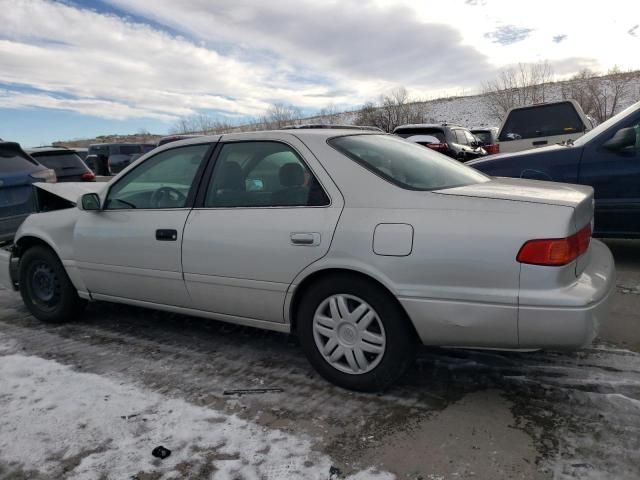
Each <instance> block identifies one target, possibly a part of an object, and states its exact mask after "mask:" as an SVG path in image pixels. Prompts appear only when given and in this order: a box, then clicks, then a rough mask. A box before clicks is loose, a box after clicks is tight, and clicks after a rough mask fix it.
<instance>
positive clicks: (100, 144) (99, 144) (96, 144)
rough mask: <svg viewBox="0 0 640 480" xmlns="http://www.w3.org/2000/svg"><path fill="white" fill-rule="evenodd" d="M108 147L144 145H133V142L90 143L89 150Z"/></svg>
mask: <svg viewBox="0 0 640 480" xmlns="http://www.w3.org/2000/svg"><path fill="white" fill-rule="evenodd" d="M109 145H126V146H128V145H144V144H143V143H135V142H125V143H122V142H113V143H92V144H91V145H89V148H91V147H104V146H109Z"/></svg>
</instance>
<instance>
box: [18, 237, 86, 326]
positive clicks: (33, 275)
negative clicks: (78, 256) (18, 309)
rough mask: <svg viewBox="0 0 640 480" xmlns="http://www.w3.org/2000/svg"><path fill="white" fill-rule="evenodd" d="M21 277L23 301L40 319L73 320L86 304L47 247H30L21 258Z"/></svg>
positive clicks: (55, 321) (57, 321)
mask: <svg viewBox="0 0 640 480" xmlns="http://www.w3.org/2000/svg"><path fill="white" fill-rule="evenodd" d="M19 274H20V276H19V283H20V295H22V300H23V301H24V303H25V305H26V306H27V308H28V309H29V311H30V312H31V313H32V314H33V316H34V317H36V318H37V319H38V320H41V321H43V322H51V323H61V322H64V321H67V320H71V319H73V318H74V317H76V316H77V315H78V314H79V313H80V312H81V311H82V310H83V308H84V307H85V305H86V301H85V300H83V299H81V298H80V297H78V292H77V291H76V289H75V287H74V286H73V284H72V283H71V280H69V277H68V276H67V272H66V271H65V269H64V267H63V266H62V263H61V262H60V260H59V259H58V257H57V256H56V254H55V253H53V252H52V251H51V250H49V249H48V248H46V247H41V246H35V247H31V248H29V249H28V250H27V251H26V252H25V253H24V254H23V255H22V258H20V266H19Z"/></svg>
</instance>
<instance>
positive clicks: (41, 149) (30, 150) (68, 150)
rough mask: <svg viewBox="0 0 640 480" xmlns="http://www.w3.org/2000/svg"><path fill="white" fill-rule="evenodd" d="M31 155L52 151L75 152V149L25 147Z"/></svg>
mask: <svg viewBox="0 0 640 480" xmlns="http://www.w3.org/2000/svg"><path fill="white" fill-rule="evenodd" d="M25 152H27V153H28V154H29V155H31V154H33V153H50V152H69V153H75V152H74V151H73V150H71V149H70V148H67V147H33V148H27V149H25Z"/></svg>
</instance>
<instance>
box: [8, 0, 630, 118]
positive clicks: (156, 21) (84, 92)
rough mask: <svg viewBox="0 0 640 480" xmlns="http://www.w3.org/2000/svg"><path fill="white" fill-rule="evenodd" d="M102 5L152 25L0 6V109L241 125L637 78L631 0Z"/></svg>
mask: <svg viewBox="0 0 640 480" xmlns="http://www.w3.org/2000/svg"><path fill="white" fill-rule="evenodd" d="M106 1H108V2H110V3H111V4H112V5H114V6H115V7H116V8H117V9H120V10H121V11H124V12H127V13H130V14H133V15H135V17H134V18H136V19H139V18H144V19H147V21H148V22H149V23H148V24H147V23H140V21H134V20H131V19H130V18H126V17H124V16H116V15H109V14H105V13H100V12H97V11H92V10H88V9H84V8H80V7H76V6H73V5H70V4H64V3H54V2H51V1H48V0H30V1H28V0H13V1H12V0H0V8H1V9H2V12H3V13H2V17H3V18H2V20H3V21H2V27H1V30H0V66H1V68H0V83H1V84H4V85H5V88H6V89H7V90H9V92H4V93H3V94H2V95H1V96H0V106H11V105H14V106H21V107H26V106H34V107H44V108H56V109H66V110H73V111H80V112H83V113H89V114H91V115H96V116H102V117H107V118H120V119H124V118H133V117H147V118H155V119H162V120H171V119H175V118H177V117H179V116H184V115H190V114H193V113H196V112H198V111H202V110H219V111H222V112H225V113H226V114H228V115H230V116H236V117H237V116H248V115H258V114H260V113H262V112H263V111H264V110H265V109H266V108H267V107H268V105H269V104H270V103H272V102H274V101H280V102H285V103H291V104H294V105H296V106H298V107H303V108H310V109H314V108H321V107H324V106H326V105H327V104H334V105H344V106H351V105H357V104H360V103H363V102H364V101H366V100H369V99H372V98H374V97H376V96H377V95H378V94H380V93H381V92H384V91H386V90H389V89H391V88H393V87H395V86H398V85H404V86H406V87H408V88H409V90H410V91H411V92H412V93H415V94H417V95H419V96H422V97H428V96H435V95H438V94H442V93H444V92H447V93H458V92H460V91H461V90H462V89H464V90H466V91H467V92H469V91H474V90H476V89H478V88H479V87H480V84H481V83H482V82H483V81H484V80H487V79H489V78H491V77H493V76H494V75H495V74H496V71H497V70H498V69H499V68H501V67H503V66H505V65H511V64H513V63H517V62H532V61H539V60H544V59H548V60H550V62H551V63H552V64H553V65H557V66H558V67H559V68H558V74H559V75H561V76H566V75H570V74H571V73H573V72H575V71H576V70H578V69H579V68H581V67H582V66H589V67H591V68H596V69H606V68H609V67H611V66H612V65H613V64H618V65H620V66H622V67H623V68H628V67H636V68H637V66H638V65H637V64H633V65H632V63H633V62H636V60H635V57H633V56H630V55H629V53H628V52H629V51H635V50H637V48H638V46H639V45H640V38H638V37H634V36H632V35H629V33H628V32H629V30H630V29H632V28H633V26H634V25H635V24H637V21H631V20H627V19H636V20H637V18H639V17H640V3H639V2H627V1H624V0H609V1H608V2H607V8H600V9H598V10H596V9H595V8H592V7H590V6H582V7H580V8H578V7H576V6H575V5H574V4H573V3H571V2H557V1H556V0H553V1H552V0H539V1H538V2H535V8H529V7H526V8H525V7H522V8H520V7H518V8H516V7H514V4H513V2H510V1H507V0H486V1H484V0H483V1H466V0H452V1H451V2H448V3H446V4H437V5H436V4H433V3H431V2H415V1H414V0H361V1H355V0H342V1H338V0H326V1H324V2H317V1H316V0H299V1H296V2H291V1H288V0H270V1H269V2H261V1H258V0H217V1H216V2H215V3H212V2H211V1H209V0H182V1H181V2H175V1H174V0H106ZM619 12H624V15H619ZM158 25H160V26H158ZM505 31H507V32H527V35H520V36H519V37H518V41H517V42H509V41H502V42H498V43H495V42H494V40H495V35H492V34H491V32H505ZM167 32H178V35H182V36H178V35H176V34H172V33H167ZM559 37H562V38H563V41H562V42H560V43H557V42H554V38H559ZM509 38H511V37H509ZM507 40H508V39H507ZM25 86H26V87H30V88H31V90H27V91H28V93H25V92H24V88H19V87H25ZM34 90H35V92H36V93H33V91H34Z"/></svg>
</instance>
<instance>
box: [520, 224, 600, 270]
mask: <svg viewBox="0 0 640 480" xmlns="http://www.w3.org/2000/svg"><path fill="white" fill-rule="evenodd" d="M590 242H591V223H588V224H587V225H586V226H585V227H584V228H582V229H581V230H580V231H578V233H576V234H575V235H571V236H570V237H567V238H552V239H542V240H529V241H528V242H527V243H525V244H524V245H523V246H522V248H521V249H520V251H519V252H518V256H517V257H516V259H517V260H518V262H520V263H528V264H530V265H546V266H551V267H560V266H562V265H567V264H568V263H571V262H573V261H574V260H575V259H576V258H578V257H579V256H580V255H582V254H583V253H585V252H586V251H587V250H588V249H589V243H590Z"/></svg>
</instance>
